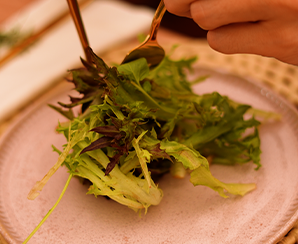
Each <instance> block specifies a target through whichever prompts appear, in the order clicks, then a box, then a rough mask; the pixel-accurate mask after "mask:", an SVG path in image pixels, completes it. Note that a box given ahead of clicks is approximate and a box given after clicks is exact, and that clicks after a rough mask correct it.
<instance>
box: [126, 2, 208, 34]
mask: <svg viewBox="0 0 298 244" xmlns="http://www.w3.org/2000/svg"><path fill="white" fill-rule="evenodd" d="M123 1H126V2H130V3H132V4H136V5H144V6H148V7H150V8H153V9H156V8H157V6H158V4H159V2H160V1H159V0H123ZM161 26H162V27H165V28H167V29H170V30H173V31H176V32H179V33H181V34H184V35H187V36H191V37H201V38H206V34H207V31H205V30H203V29H201V28H200V27H199V26H198V25H197V24H196V23H195V22H194V21H193V20H191V19H189V18H184V17H179V16H176V15H173V14H171V13H169V12H166V13H165V15H164V18H163V20H162V23H161Z"/></svg>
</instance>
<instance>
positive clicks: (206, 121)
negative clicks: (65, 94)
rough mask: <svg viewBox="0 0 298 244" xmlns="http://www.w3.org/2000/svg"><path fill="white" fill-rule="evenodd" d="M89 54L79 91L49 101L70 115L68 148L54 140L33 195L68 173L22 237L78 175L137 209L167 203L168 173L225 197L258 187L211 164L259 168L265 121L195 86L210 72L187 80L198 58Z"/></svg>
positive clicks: (78, 78)
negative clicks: (125, 58) (154, 60)
mask: <svg viewBox="0 0 298 244" xmlns="http://www.w3.org/2000/svg"><path fill="white" fill-rule="evenodd" d="M89 52H90V54H91V56H92V62H93V63H92V64H90V63H88V62H87V61H85V60H83V59H81V62H82V64H83V67H82V68H79V69H74V70H71V71H70V72H71V73H72V80H70V82H72V83H73V84H74V86H75V89H76V91H77V92H78V93H79V95H78V97H70V103H69V104H64V103H61V102H59V106H56V105H50V106H51V107H52V108H53V109H55V110H57V111H58V112H59V113H61V114H62V115H63V116H65V117H66V118H67V119H68V122H63V123H59V124H58V128H57V131H58V132H59V133H62V134H63V135H64V136H65V138H66V140H67V142H66V144H65V145H64V146H63V150H62V151H60V150H58V149H57V148H56V147H55V146H53V149H54V151H56V152H57V153H58V154H59V158H58V160H57V162H56V164H55V165H54V166H53V167H52V168H51V169H50V171H49V172H48V173H47V174H46V175H45V176H44V178H43V179H42V180H41V181H38V182H37V183H36V184H35V185H34V187H33V188H32V190H31V191H30V193H29V195H28V198H29V199H32V200H33V199H35V198H36V197H37V196H38V195H39V194H40V191H41V190H42V188H43V187H44V185H45V184H46V183H47V182H48V180H49V179H50V178H51V176H52V175H53V174H54V173H55V172H56V171H57V170H58V169H59V168H60V166H64V167H67V169H68V172H69V178H68V180H67V183H66V185H65V187H64V189H63V191H62V193H61V195H60V198H59V199H58V201H57V202H56V204H55V206H54V207H53V208H52V209H51V210H50V211H49V212H48V214H47V215H46V216H45V218H44V219H43V220H42V221H41V223H40V224H39V225H38V226H37V227H36V229H35V230H34V231H33V232H32V233H31V235H30V236H29V237H28V238H27V239H26V240H25V242H24V243H26V242H27V241H28V240H29V239H30V238H31V237H32V235H33V234H34V233H35V232H36V231H37V230H38V228H39V227H40V226H41V225H42V223H43V222H44V221H45V220H46V219H47V217H48V216H49V215H50V214H51V212H52V211H53V210H54V209H55V207H56V206H57V204H58V203H59V201H60V199H61V198H62V196H63V194H64V192H65V190H66V188H67V186H68V184H69V182H70V180H71V179H72V178H73V177H78V178H80V179H83V180H84V181H87V182H88V183H89V188H88V191H87V194H93V195H94V196H95V197H97V196H106V197H108V198H110V199H112V200H114V201H116V202H118V203H120V204H123V205H126V206H127V207H129V208H131V209H132V210H134V211H136V212H138V213H141V212H143V213H147V210H148V208H149V207H150V206H151V205H158V204H159V203H160V202H161V201H162V197H163V191H162V189H160V188H159V186H158V180H159V179H160V177H162V176H163V175H164V174H168V173H170V174H172V175H173V176H174V177H177V178H183V177H185V176H186V175H187V174H190V184H193V185H194V186H197V185H204V186H207V187H210V188H211V189H213V190H214V191H216V192H217V193H218V194H219V195H220V196H222V197H224V198H226V197H228V196H229V194H233V195H241V196H244V195H245V194H247V193H248V192H250V191H252V190H254V189H255V188H256V185H255V184H254V183H250V182H249V183H247V184H240V183H224V182H221V181H220V180H218V179H216V178H215V177H214V176H213V175H212V173H211V171H210V169H209V165H210V164H225V165H234V164H244V163H249V162H252V163H253V164H255V166H256V167H255V169H256V170H257V169H259V168H260V167H261V163H260V154H261V150H260V138H259V132H258V126H259V125H260V122H259V121H258V120H257V119H256V118H255V117H254V116H253V111H254V110H253V108H251V106H249V105H246V104H239V103H237V102H235V101H232V100H231V99H230V98H228V97H226V96H222V95H220V94H219V93H217V92H213V93H210V94H204V95H197V94H195V93H194V92H193V91H192V89H191V86H192V85H193V84H195V83H197V82H200V81H202V80H204V78H206V77H198V78H197V79H196V80H194V81H192V82H189V81H188V73H189V72H192V71H193V68H192V67H193V64H194V63H195V61H196V57H194V58H189V59H181V60H172V59H171V58H170V57H169V56H166V57H165V58H164V60H163V61H162V62H161V64H160V65H159V66H157V67H156V68H154V69H152V70H151V69H150V68H149V67H148V64H147V62H146V59H144V58H141V59H138V60H135V61H132V62H130V63H126V64H122V65H119V66H113V67H109V66H108V65H107V64H106V63H105V62H104V61H103V60H102V59H101V58H100V57H98V56H97V55H96V54H95V53H94V52H93V51H92V50H91V49H89ZM206 82H208V81H206ZM76 107H79V108H80V109H79V112H77V111H78V109H74V108H76ZM247 115H248V116H247ZM263 115H264V116H266V117H268V115H269V116H270V113H267V112H263Z"/></svg>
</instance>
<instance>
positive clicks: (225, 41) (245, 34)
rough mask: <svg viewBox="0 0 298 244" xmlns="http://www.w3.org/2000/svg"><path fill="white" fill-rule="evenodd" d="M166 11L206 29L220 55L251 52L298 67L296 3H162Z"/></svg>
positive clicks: (200, 0) (290, 0) (288, 0)
mask: <svg viewBox="0 0 298 244" xmlns="http://www.w3.org/2000/svg"><path fill="white" fill-rule="evenodd" d="M164 2H165V5H166V8H167V10H168V11H169V12H171V13H173V14H176V15H179V16H185V17H188V18H192V19H193V20H194V21H195V22H196V23H197V24H198V25H199V26H200V27H201V28H202V29H205V30H208V34H207V40H208V43H209V45H210V46H211V47H212V48H213V49H215V50H217V51H219V52H222V53H226V54H234V53H251V54H258V55H263V56H268V57H275V58H276V59H279V60H281V61H283V62H286V63H290V64H294V65H298V1H293V0H243V1H239V0H164Z"/></svg>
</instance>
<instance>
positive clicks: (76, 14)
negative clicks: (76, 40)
mask: <svg viewBox="0 0 298 244" xmlns="http://www.w3.org/2000/svg"><path fill="white" fill-rule="evenodd" d="M67 3H68V6H69V11H70V14H71V16H72V18H73V21H74V23H75V26H76V29H77V32H78V34H79V37H80V41H81V44H82V46H83V50H84V53H85V56H86V59H87V61H88V63H91V62H92V60H91V55H90V53H89V51H88V48H89V42H88V38H87V35H86V31H85V28H84V24H83V21H82V17H81V13H80V9H79V5H78V2H77V0H67Z"/></svg>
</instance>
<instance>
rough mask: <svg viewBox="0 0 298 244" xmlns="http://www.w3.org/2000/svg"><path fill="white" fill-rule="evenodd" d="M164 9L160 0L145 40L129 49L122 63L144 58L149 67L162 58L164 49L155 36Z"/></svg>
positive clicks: (155, 64)
mask: <svg viewBox="0 0 298 244" xmlns="http://www.w3.org/2000/svg"><path fill="white" fill-rule="evenodd" d="M165 11H166V8H165V5H164V1H163V0H161V1H160V3H159V5H158V8H157V10H156V12H155V14H154V17H153V20H152V24H151V29H150V32H149V35H148V36H147V38H146V40H145V41H144V42H143V43H141V44H140V45H139V46H137V47H136V48H134V49H133V50H131V51H130V52H129V53H128V54H127V55H126V57H125V58H124V60H123V61H122V64H124V63H128V62H130V61H133V60H136V59H139V58H142V57H143V58H145V59H146V60H147V63H148V65H149V67H150V68H153V67H155V66H157V65H158V64H159V63H160V62H161V61H162V60H163V58H164V56H165V51H164V49H163V48H162V47H161V46H160V45H159V44H158V43H157V40H156V36H157V31H158V28H159V26H160V22H161V20H162V17H163V15H164V13H165Z"/></svg>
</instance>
